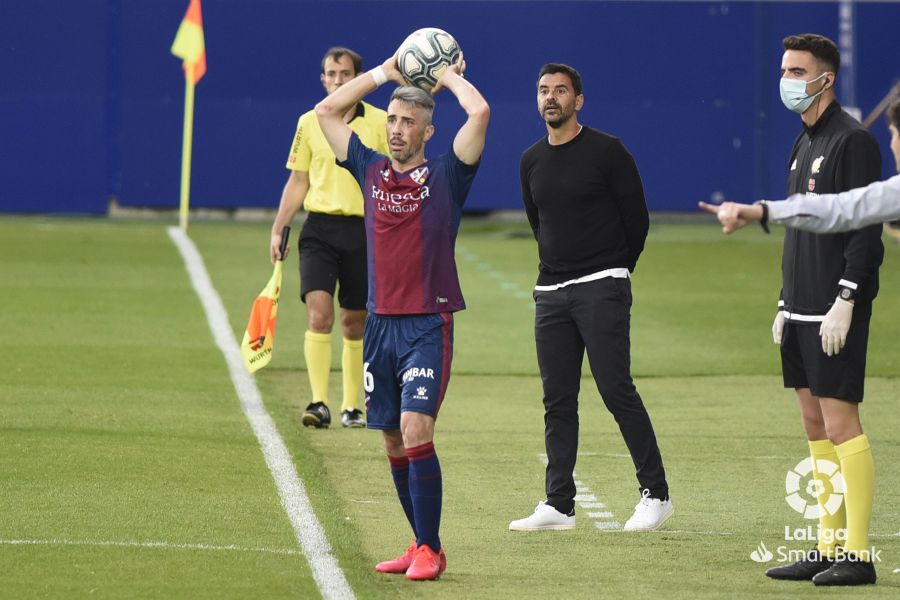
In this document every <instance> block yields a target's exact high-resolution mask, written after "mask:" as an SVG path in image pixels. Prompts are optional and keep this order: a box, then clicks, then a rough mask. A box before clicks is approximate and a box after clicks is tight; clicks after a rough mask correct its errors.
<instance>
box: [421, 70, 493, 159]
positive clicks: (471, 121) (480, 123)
mask: <svg viewBox="0 0 900 600" xmlns="http://www.w3.org/2000/svg"><path fill="white" fill-rule="evenodd" d="M465 68H466V62H465V60H463V58H462V56H460V59H459V61H458V62H457V63H456V64H455V65H451V66H449V67H447V69H446V70H445V71H444V73H443V74H442V75H441V78H440V79H438V83H437V85H436V86H435V87H434V90H432V93H433V94H435V93H437V92H438V91H439V90H440V89H441V88H447V89H448V90H450V91H451V92H453V95H454V96H456V99H457V100H458V101H459V105H460V106H462V108H463V110H464V111H466V114H467V115H469V118H468V119H467V120H466V122H465V123H464V124H463V126H462V127H460V129H459V132H458V133H457V134H456V137H455V138H454V139H453V153H454V154H456V156H457V157H458V158H459V159H460V160H461V161H463V162H464V163H466V164H467V165H474V164H475V163H477V162H478V160H479V159H480V158H481V153H482V151H483V150H484V140H485V136H486V135H487V126H488V120H489V119H490V116H491V109H490V107H489V106H488V103H487V101H486V100H485V99H484V97H483V96H482V95H481V92H479V91H478V90H477V89H476V88H475V86H474V85H472V84H471V83H469V82H468V81H466V80H465V79H463V78H462V73H463V71H465Z"/></svg>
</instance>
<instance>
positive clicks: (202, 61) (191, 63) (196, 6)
mask: <svg viewBox="0 0 900 600" xmlns="http://www.w3.org/2000/svg"><path fill="white" fill-rule="evenodd" d="M172 54H174V55H175V56H177V57H178V58H180V59H182V60H183V61H184V63H183V65H182V66H183V67H184V77H185V79H187V80H189V81H190V82H191V83H193V84H195V85H196V84H197V82H198V81H200V78H201V77H203V75H204V74H205V73H206V40H205V39H204V38H203V15H202V14H201V11H200V0H191V3H190V5H188V9H187V12H186V13H185V14H184V19H182V20H181V26H179V27H178V33H176V34H175V41H174V42H172Z"/></svg>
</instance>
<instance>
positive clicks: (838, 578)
mask: <svg viewBox="0 0 900 600" xmlns="http://www.w3.org/2000/svg"><path fill="white" fill-rule="evenodd" d="M875 579H876V577H875V565H874V564H873V563H872V562H870V561H862V560H859V557H857V556H856V555H854V554H851V553H847V554H846V555H844V556H842V557H841V558H839V559H838V560H836V561H834V564H833V565H831V567H830V568H828V569H826V570H824V571H822V572H821V573H819V574H818V575H816V576H815V577H813V579H812V580H813V583H814V584H816V585H865V584H867V583H875Z"/></svg>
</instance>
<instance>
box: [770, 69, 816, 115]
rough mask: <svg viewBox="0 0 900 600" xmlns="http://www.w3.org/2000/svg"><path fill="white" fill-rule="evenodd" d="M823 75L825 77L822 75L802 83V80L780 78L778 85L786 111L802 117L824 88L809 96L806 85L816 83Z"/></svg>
mask: <svg viewBox="0 0 900 600" xmlns="http://www.w3.org/2000/svg"><path fill="white" fill-rule="evenodd" d="M825 75H827V73H822V74H821V75H819V76H818V77H816V78H815V79H810V80H809V81H803V80H802V79H786V78H784V77H782V78H781V84H780V85H779V87H780V88H781V101H782V102H783V103H784V105H785V106H786V107H787V109H788V110H792V111H794V112H795V113H798V114H801V115H802V114H803V113H805V112H806V109H807V108H809V106H810V105H811V104H812V103H813V100H815V99H816V98H818V97H819V96H820V95H821V94H822V92H824V91H825V87H822V89H821V90H819V91H818V92H816V93H815V94H813V95H812V96H810V95H808V94H807V93H806V84H808V83H812V82H813V81H818V80H820V79H822V78H823V77H825Z"/></svg>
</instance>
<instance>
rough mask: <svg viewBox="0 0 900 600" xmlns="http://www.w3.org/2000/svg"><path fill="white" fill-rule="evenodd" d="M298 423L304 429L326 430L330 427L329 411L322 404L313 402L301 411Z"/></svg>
mask: <svg viewBox="0 0 900 600" xmlns="http://www.w3.org/2000/svg"><path fill="white" fill-rule="evenodd" d="M300 422H301V423H303V426H304V427H315V428H316V429H323V428H327V427H328V426H329V425H331V411H330V410H328V406H326V405H325V404H324V403H323V402H313V403H312V404H310V405H309V406H307V407H306V410H304V411H303V417H302V418H301V419H300Z"/></svg>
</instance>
